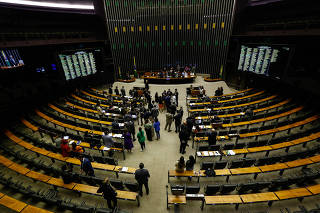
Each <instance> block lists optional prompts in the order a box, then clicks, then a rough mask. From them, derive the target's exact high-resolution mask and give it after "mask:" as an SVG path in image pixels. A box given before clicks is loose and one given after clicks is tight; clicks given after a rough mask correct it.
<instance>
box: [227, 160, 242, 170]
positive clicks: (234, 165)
mask: <svg viewBox="0 0 320 213" xmlns="http://www.w3.org/2000/svg"><path fill="white" fill-rule="evenodd" d="M242 165H243V160H234V161H231V163H230V166H229V169H235V168H240V167H242Z"/></svg>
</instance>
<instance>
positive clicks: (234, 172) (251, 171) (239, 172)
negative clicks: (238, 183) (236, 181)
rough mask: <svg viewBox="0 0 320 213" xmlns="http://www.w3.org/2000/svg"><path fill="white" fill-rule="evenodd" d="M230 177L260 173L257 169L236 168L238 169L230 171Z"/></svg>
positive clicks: (253, 167)
mask: <svg viewBox="0 0 320 213" xmlns="http://www.w3.org/2000/svg"><path fill="white" fill-rule="evenodd" d="M230 172H231V174H232V175H244V174H258V173H260V172H261V170H260V169H259V167H255V166H252V167H246V168H238V169H230Z"/></svg>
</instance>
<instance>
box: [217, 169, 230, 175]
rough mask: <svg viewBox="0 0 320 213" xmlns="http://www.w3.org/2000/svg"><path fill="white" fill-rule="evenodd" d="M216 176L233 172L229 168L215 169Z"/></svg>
mask: <svg viewBox="0 0 320 213" xmlns="http://www.w3.org/2000/svg"><path fill="white" fill-rule="evenodd" d="M214 171H215V173H216V176H227V175H231V172H230V170H229V169H215V170H214Z"/></svg>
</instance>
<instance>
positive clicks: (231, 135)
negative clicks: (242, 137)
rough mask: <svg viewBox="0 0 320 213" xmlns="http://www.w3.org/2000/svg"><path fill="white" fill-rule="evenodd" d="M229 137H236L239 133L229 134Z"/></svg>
mask: <svg viewBox="0 0 320 213" xmlns="http://www.w3.org/2000/svg"><path fill="white" fill-rule="evenodd" d="M228 136H229V137H236V136H238V134H228Z"/></svg>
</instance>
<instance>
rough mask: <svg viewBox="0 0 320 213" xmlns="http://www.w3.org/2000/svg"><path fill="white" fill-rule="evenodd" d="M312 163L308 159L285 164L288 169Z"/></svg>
mask: <svg viewBox="0 0 320 213" xmlns="http://www.w3.org/2000/svg"><path fill="white" fill-rule="evenodd" d="M312 163H313V162H312V161H311V160H309V159H299V160H295V161H290V162H286V164H287V165H288V166H289V167H290V168H294V167H299V166H304V165H308V164H312Z"/></svg>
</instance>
